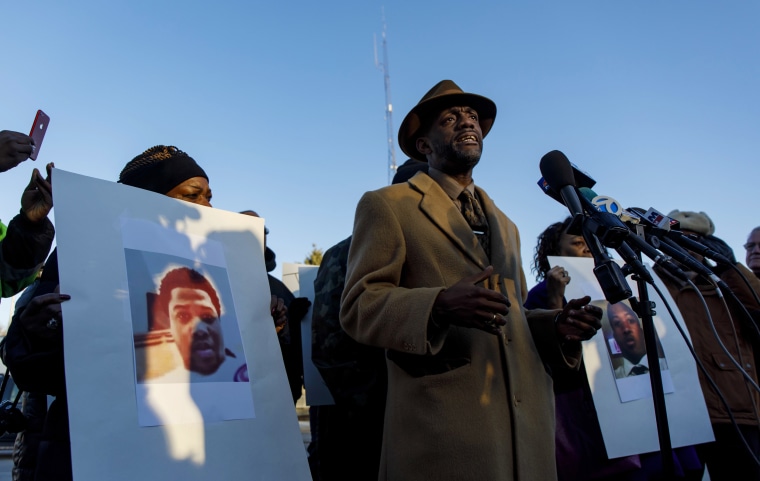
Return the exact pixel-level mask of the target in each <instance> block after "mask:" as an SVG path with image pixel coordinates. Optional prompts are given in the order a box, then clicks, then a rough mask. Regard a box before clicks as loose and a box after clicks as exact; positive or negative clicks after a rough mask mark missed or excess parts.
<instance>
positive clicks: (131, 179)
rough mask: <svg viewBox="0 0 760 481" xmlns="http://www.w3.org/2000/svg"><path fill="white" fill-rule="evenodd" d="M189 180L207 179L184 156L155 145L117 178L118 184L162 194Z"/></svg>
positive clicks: (188, 157) (186, 156)
mask: <svg viewBox="0 0 760 481" xmlns="http://www.w3.org/2000/svg"><path fill="white" fill-rule="evenodd" d="M193 177H204V178H205V179H206V180H208V176H207V175H206V173H205V172H204V171H203V169H202V168H201V167H200V166H199V165H198V164H197V163H196V162H195V160H193V158H192V157H190V156H189V155H187V154H186V153H185V152H183V151H181V150H179V149H178V148H177V147H174V146H173V145H169V146H167V145H156V146H154V147H151V148H149V149H148V150H146V151H145V152H143V153H142V154H140V155H138V156H137V157H135V158H134V159H132V160H130V161H129V162H128V163H127V165H125V166H124V168H123V169H122V171H121V173H120V174H119V183H122V184H125V185H131V186H132V187H139V188H141V189H145V190H150V191H152V192H156V193H158V194H166V193H167V192H169V191H170V190H172V189H173V188H174V187H176V186H178V185H179V184H181V183H182V182H184V181H186V180H187V179H190V178H193Z"/></svg>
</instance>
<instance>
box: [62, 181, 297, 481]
mask: <svg viewBox="0 0 760 481" xmlns="http://www.w3.org/2000/svg"><path fill="white" fill-rule="evenodd" d="M53 179H54V183H55V190H54V195H55V210H56V231H57V243H58V255H59V268H60V283H61V292H64V293H67V294H70V295H71V300H70V301H67V302H66V303H65V305H64V306H63V316H64V322H65V326H66V328H65V329H64V344H65V346H66V349H65V369H66V388H67V394H68V405H69V424H70V431H71V456H72V466H73V474H74V479H76V480H77V481H89V480H98V481H100V480H103V479H108V480H113V481H120V480H125V481H126V480H130V481H131V480H134V479H140V480H141V481H152V480H156V481H159V480H166V479H183V480H207V479H218V480H238V479H260V480H270V479H293V480H309V479H311V477H310V473H309V467H308V464H307V461H306V453H305V449H304V446H303V441H302V437H301V433H300V430H299V426H298V420H297V416H296V412H295V410H294V409H293V405H292V401H291V396H290V390H289V387H288V383H287V376H286V374H285V368H284V365H283V361H282V355H281V353H280V348H279V344H278V341H277V335H276V333H275V330H274V327H273V323H272V318H271V315H270V313H269V302H270V298H269V287H268V281H267V276H266V269H265V267H264V255H263V251H264V248H263V238H264V233H263V229H264V227H263V220H262V219H258V218H255V217H250V216H245V215H240V214H234V213H231V212H226V211H221V210H218V209H211V208H207V207H201V206H197V205H194V204H189V203H186V202H182V201H179V200H175V199H170V198H168V197H165V196H161V195H158V194H154V193H151V192H148V191H144V190H140V189H136V188H132V187H127V186H124V185H120V184H116V183H113V182H107V181H103V180H97V179H92V178H88V177H84V176H80V175H76V174H72V173H69V172H65V171H62V170H59V169H56V170H55V171H54V172H53ZM128 264H129V269H128ZM170 265H179V266H183V265H184V266H187V267H192V268H195V269H197V270H198V271H199V272H201V273H202V274H203V276H204V277H207V278H208V281H209V282H210V283H211V284H212V285H213V286H214V287H215V289H214V290H215V291H217V294H218V297H219V301H220V303H221V306H220V309H217V310H221V312H222V314H221V316H220V317H219V320H218V321H217V320H214V319H212V317H213V316H207V317H204V320H205V321H204V322H208V323H209V324H214V325H216V327H217V328H218V329H217V330H220V331H222V332H223V337H224V342H225V344H226V346H225V356H224V361H223V362H222V364H221V367H219V366H217V371H216V372H218V373H220V374H219V375H218V377H216V378H213V379H212V377H213V376H209V378H206V379H203V380H200V381H199V379H196V378H195V377H194V376H195V375H196V374H197V372H196V371H198V370H199V369H200V368H199V367H198V366H199V365H201V364H202V363H201V364H198V362H200V361H198V359H197V358H194V357H191V358H192V359H195V361H194V362H190V361H188V363H189V364H188V365H189V366H191V367H189V368H188V369H190V370H192V371H193V372H191V373H187V372H185V374H184V376H186V378H185V379H179V380H177V378H174V377H172V378H171V380H169V381H167V382H155V383H152V382H144V381H145V380H146V379H148V378H150V379H153V380H155V379H156V377H151V376H152V375H150V374H146V373H145V372H144V370H143V371H141V369H142V368H144V367H145V366H144V365H143V364H145V363H143V361H146V360H147V359H148V358H149V357H150V356H144V357H145V359H143V355H141V354H140V346H141V343H140V342H138V339H139V338H140V335H141V334H145V333H146V332H148V333H150V334H151V335H152V334H155V333H153V332H152V331H151V329H150V323H151V322H157V321H155V319H153V320H152V321H151V320H150V314H149V312H151V311H150V310H149V309H148V307H147V306H148V305H149V304H150V302H149V301H147V300H146V299H148V298H149V297H150V294H151V292H152V291H151V289H155V283H156V282H158V280H159V279H160V278H162V275H163V274H164V273H165V272H164V271H165V270H170V267H169V266H170ZM151 280H152V281H153V283H154V285H153V286H151ZM172 292H174V291H172ZM153 294H156V292H155V290H154V291H153ZM201 297H203V298H204V299H206V295H205V294H202V295H201ZM212 297H213V294H209V296H208V299H206V300H207V301H208V300H209V299H211V298H212ZM141 299H142V300H141ZM209 302H210V303H211V304H214V302H213V301H209ZM175 304H176V302H175ZM209 309H211V308H209ZM156 312H157V311H156ZM172 322H173V321H172ZM143 331H144V332H143ZM169 331H170V334H168V336H169V337H170V338H171V339H172V341H173V342H174V343H176V346H173V347H174V349H176V350H178V351H179V352H180V354H179V358H175V360H176V359H188V358H187V357H184V356H185V354H184V353H182V350H181V347H180V346H181V345H182V343H181V342H180V341H179V339H182V336H181V335H180V334H178V333H177V332H176V331H175V330H174V328H173V327H172V328H171V329H169ZM217 334H218V333H217ZM164 335H167V334H166V333H164ZM159 337H160V336H159ZM154 341H155V339H153V338H151V339H150V340H149V342H146V343H145V345H148V344H151V343H153V342H154ZM204 342H205V341H204ZM169 344H170V345H171V342H170V343H169ZM191 345H192V346H197V344H195V340H193V344H191ZM200 346H201V347H200V350H201V354H198V353H197V352H195V354H198V355H200V357H201V358H204V357H206V356H207V355H208V352H207V351H209V350H213V349H215V348H216V347H218V346H219V344H218V343H217V344H213V343H211V342H210V341H209V344H201V345H200ZM193 349H195V347H193ZM227 351H229V352H230V353H231V354H232V355H230V354H229V353H227ZM166 352H169V353H172V354H171V355H177V353H176V352H174V351H172V350H171V349H170V350H168V351H166ZM195 354H194V355H195ZM169 357H171V356H169ZM146 362H147V361H146ZM228 362H229V363H230V364H229V369H228V368H227V367H225V364H226V363H228ZM243 364H245V367H246V369H245V372H243V371H241V370H240V367H241V365H243ZM147 365H148V366H150V365H153V364H151V363H150V362H148V363H147ZM141 366H142V368H141ZM175 367H177V366H176V365H175ZM179 371H181V369H180V370H179ZM179 371H178V372H179ZM163 374H167V373H163ZM246 377H247V379H246ZM151 416H152V417H151Z"/></svg>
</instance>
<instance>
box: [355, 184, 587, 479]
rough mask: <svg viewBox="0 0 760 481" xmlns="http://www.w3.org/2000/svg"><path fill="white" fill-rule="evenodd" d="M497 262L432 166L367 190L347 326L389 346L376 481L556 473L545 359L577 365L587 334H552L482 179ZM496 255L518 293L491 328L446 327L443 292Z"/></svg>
mask: <svg viewBox="0 0 760 481" xmlns="http://www.w3.org/2000/svg"><path fill="white" fill-rule="evenodd" d="M476 192H477V194H478V197H479V198H480V200H481V204H482V207H483V210H484V211H485V213H486V215H487V217H488V223H489V228H490V236H491V259H490V262H489V259H488V258H487V256H486V253H485V251H483V249H482V248H481V247H480V245H479V244H478V241H477V239H476V237H475V236H474V235H473V233H472V230H471V229H470V227H469V226H468V224H467V223H466V221H465V220H464V218H463V216H462V214H461V213H460V212H459V210H458V209H457V207H456V206H455V204H454V202H452V200H451V199H450V198H449V197H448V196H447V195H446V194H445V193H444V191H443V189H441V187H440V186H439V185H438V184H437V183H436V182H435V181H434V180H433V179H432V178H431V177H429V176H428V175H426V174H424V173H419V174H417V175H416V176H415V177H413V178H412V179H411V180H410V181H409V182H408V183H404V184H398V185H392V186H388V187H385V188H383V189H380V190H377V191H372V192H367V193H366V194H365V195H364V196H363V197H362V199H361V200H360V202H359V204H358V207H357V210H356V218H355V223H354V231H353V240H352V243H351V250H350V253H349V258H348V272H347V278H346V287H345V290H344V292H343V299H342V306H341V316H340V320H341V324H342V325H343V327H344V329H345V330H346V331H347V332H348V334H349V335H351V336H352V337H354V338H355V339H356V340H357V341H359V342H362V343H365V344H370V345H373V346H379V347H383V348H385V349H386V350H387V351H386V352H387V364H388V397H387V407H386V413H385V431H384V435H383V452H382V461H381V466H380V479H381V480H393V481H397V480H420V481H431V480H435V481H441V480H452V481H453V480H457V481H461V480H477V481H491V480H520V481H527V480H535V481H551V480H553V479H556V476H557V475H556V470H555V460H554V397H553V394H552V381H551V377H550V376H549V375H548V374H547V368H546V367H545V364H546V365H550V366H554V365H557V366H560V365H561V366H563V367H565V368H577V366H578V363H579V360H580V343H573V345H570V346H566V347H565V348H564V349H565V352H563V351H562V348H561V346H560V344H559V342H558V340H557V336H556V333H555V326H554V319H555V317H556V314H557V311H542V310H541V311H539V310H536V311H528V312H526V311H524V310H523V309H522V307H521V306H522V305H523V300H524V297H525V296H526V295H527V286H526V282H525V275H524V273H523V270H522V263H521V259H520V239H519V234H518V231H517V228H516V227H515V225H514V224H513V223H512V222H511V221H510V220H509V219H508V218H507V217H506V215H504V214H503V213H502V212H501V211H500V210H499V209H498V208H497V207H496V206H495V205H494V203H493V201H492V200H491V199H490V198H489V197H488V196H487V195H486V193H485V192H484V191H483V190H482V189H479V188H477V187H476ZM489 264H491V265H493V266H494V272H495V273H496V274H498V279H497V280H496V282H495V284H496V285H491V286H490V288H495V289H499V290H500V291H501V292H502V293H503V294H505V295H507V296H508V298H509V299H510V302H511V308H510V312H509V315H508V316H507V324H506V326H505V327H504V328H502V334H501V335H500V336H496V335H493V334H489V333H487V332H484V331H480V330H477V329H471V328H464V327H459V326H454V325H451V326H439V325H437V324H436V323H435V320H433V319H431V312H432V308H433V303H434V302H435V299H436V297H437V296H438V294H439V293H440V292H441V291H442V290H443V289H445V288H447V287H449V286H451V285H453V284H455V283H456V282H458V281H459V280H461V279H462V278H464V277H466V276H471V275H474V274H477V273H479V272H481V271H482V270H483V269H485V268H486V267H487V266H488V265H489Z"/></svg>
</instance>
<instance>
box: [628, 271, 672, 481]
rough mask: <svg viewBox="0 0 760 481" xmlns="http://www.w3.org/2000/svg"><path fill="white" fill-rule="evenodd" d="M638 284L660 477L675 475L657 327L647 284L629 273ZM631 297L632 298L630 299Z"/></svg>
mask: <svg viewBox="0 0 760 481" xmlns="http://www.w3.org/2000/svg"><path fill="white" fill-rule="evenodd" d="M632 279H633V280H635V281H636V285H637V287H638V288H639V299H638V302H636V303H635V304H637V305H636V306H634V310H635V311H636V313H637V314H638V315H639V316H640V317H641V321H642V327H643V328H644V341H645V344H646V346H647V361H648V363H649V381H650V384H651V386H652V402H653V403H654V416H655V422H656V424H657V437H658V439H659V440H660V454H661V457H662V471H663V476H664V478H663V479H674V478H675V465H674V463H673V445H672V444H671V442H670V426H669V425H668V413H667V409H666V407H665V390H664V388H663V387H662V371H660V356H659V353H658V349H657V331H656V330H655V327H654V320H653V319H652V316H654V314H655V311H654V303H653V302H651V301H650V300H649V290H648V289H649V288H648V286H647V283H646V281H644V279H643V277H642V276H641V275H639V274H634V275H633V277H632ZM634 300H635V299H634Z"/></svg>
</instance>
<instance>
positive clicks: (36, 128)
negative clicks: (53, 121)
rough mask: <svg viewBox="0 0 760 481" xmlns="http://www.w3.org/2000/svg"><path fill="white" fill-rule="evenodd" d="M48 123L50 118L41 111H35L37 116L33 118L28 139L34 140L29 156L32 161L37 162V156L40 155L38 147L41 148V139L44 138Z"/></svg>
mask: <svg viewBox="0 0 760 481" xmlns="http://www.w3.org/2000/svg"><path fill="white" fill-rule="evenodd" d="M49 123H50V117H48V115H47V114H46V113H45V112H43V111H42V110H38V111H37V115H36V116H35V117H34V124H32V130H31V132H29V137H31V138H32V140H34V145H33V146H32V154H31V155H30V156H29V158H30V159H32V160H37V154H39V153H40V147H42V139H44V138H45V132H47V128H48V124H49Z"/></svg>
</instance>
